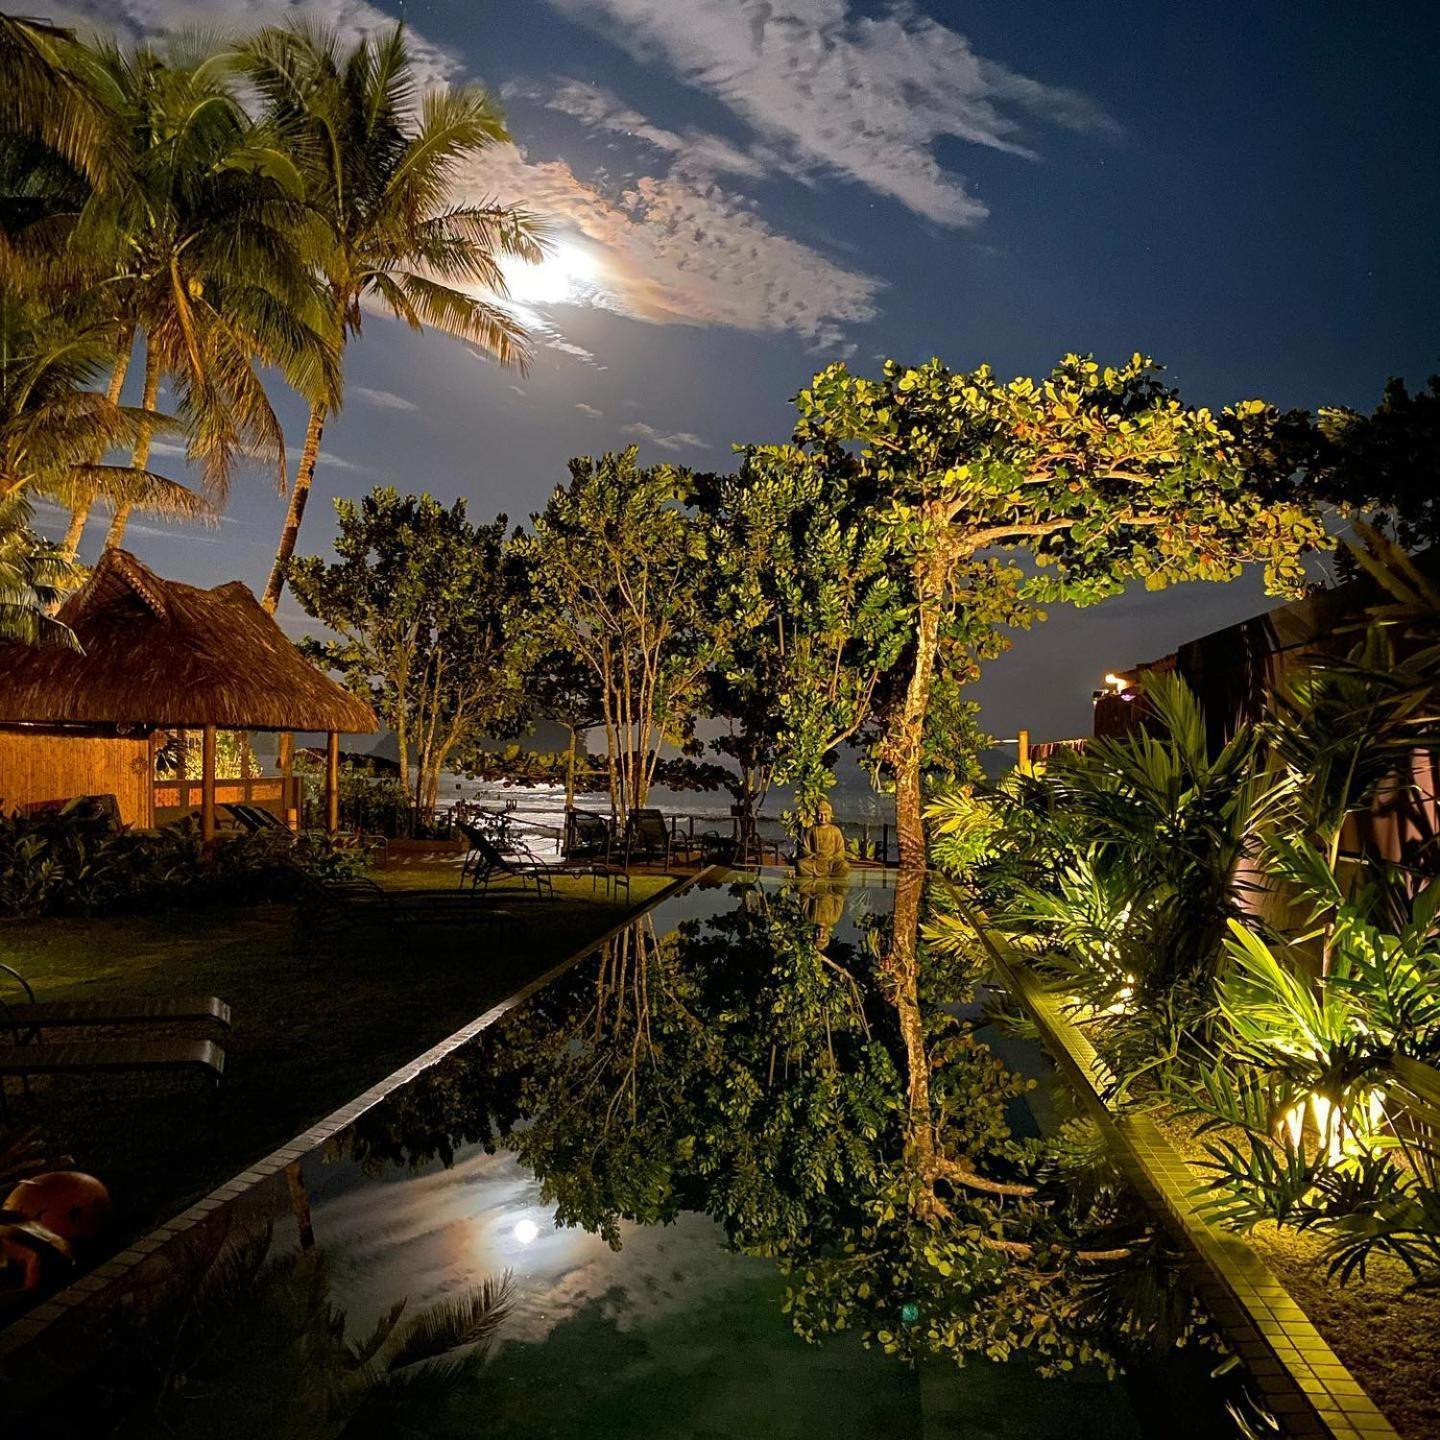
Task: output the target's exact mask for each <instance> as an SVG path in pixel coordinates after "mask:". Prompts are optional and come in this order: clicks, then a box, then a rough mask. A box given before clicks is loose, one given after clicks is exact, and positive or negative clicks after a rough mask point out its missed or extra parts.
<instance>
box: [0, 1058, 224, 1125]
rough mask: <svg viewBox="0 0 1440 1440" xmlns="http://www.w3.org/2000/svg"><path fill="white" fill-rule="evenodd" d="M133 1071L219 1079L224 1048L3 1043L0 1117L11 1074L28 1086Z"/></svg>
mask: <svg viewBox="0 0 1440 1440" xmlns="http://www.w3.org/2000/svg"><path fill="white" fill-rule="evenodd" d="M131 1070H167V1071H187V1070H195V1071H199V1072H200V1073H201V1074H202V1075H203V1076H204V1077H205V1078H206V1079H208V1080H213V1081H215V1082H216V1083H218V1082H219V1080H220V1077H221V1075H223V1074H224V1073H225V1051H224V1050H223V1049H222V1048H221V1047H220V1046H219V1045H217V1044H215V1042H214V1041H213V1040H115V1041H108V1040H107V1041H101V1042H97V1043H95V1044H83V1043H80V1042H78V1041H77V1042H76V1043H74V1044H70V1045H50V1044H44V1043H39V1042H36V1043H33V1044H23V1045H0V1115H3V1114H4V1112H5V1103H6V1095H5V1085H4V1078H5V1077H6V1076H7V1075H14V1076H18V1077H19V1078H20V1079H21V1080H22V1081H24V1082H25V1084H26V1086H27V1087H28V1085H29V1081H30V1077H31V1076H32V1075H89V1074H97V1075H98V1074H113V1073H115V1072H118V1071H131Z"/></svg>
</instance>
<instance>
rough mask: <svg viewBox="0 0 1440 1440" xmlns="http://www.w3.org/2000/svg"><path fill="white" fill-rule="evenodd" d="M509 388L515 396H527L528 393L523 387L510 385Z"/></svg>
mask: <svg viewBox="0 0 1440 1440" xmlns="http://www.w3.org/2000/svg"><path fill="white" fill-rule="evenodd" d="M510 388H511V389H512V390H513V391H514V392H515V393H516V394H517V395H528V394H529V393H530V392H529V391H528V390H527V389H526V388H525V387H524V386H523V385H512V386H511V387H510Z"/></svg>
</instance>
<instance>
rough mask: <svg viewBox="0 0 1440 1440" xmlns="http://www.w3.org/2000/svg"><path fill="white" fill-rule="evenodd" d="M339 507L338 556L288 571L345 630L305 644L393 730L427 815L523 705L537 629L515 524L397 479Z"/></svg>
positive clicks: (323, 615) (305, 597)
mask: <svg viewBox="0 0 1440 1440" xmlns="http://www.w3.org/2000/svg"><path fill="white" fill-rule="evenodd" d="M335 510H336V514H337V516H338V519H339V534H338V535H337V537H336V540H335V552H336V555H337V557H338V558H337V559H336V560H335V561H334V562H331V563H327V562H326V561H325V560H323V559H322V558H320V557H319V556H309V557H306V558H304V559H301V560H296V561H294V562H292V564H291V566H290V575H291V584H292V588H293V589H294V592H295V597H296V599H297V600H298V601H299V602H300V604H301V605H302V606H303V607H304V609H305V610H306V612H307V613H308V614H310V615H313V616H314V617H315V618H316V619H317V620H320V621H322V622H323V623H324V624H326V625H328V626H329V627H330V628H331V629H332V630H334V631H336V632H337V633H338V635H339V637H340V638H339V639H336V640H324V641H321V640H307V641H305V642H304V645H303V648H304V649H305V651H306V653H307V654H309V655H310V656H312V658H314V659H316V660H317V661H319V662H320V663H322V664H324V665H327V666H329V667H330V668H331V669H332V670H334V671H336V672H338V673H339V675H340V676H341V677H342V679H343V680H344V682H345V684H346V685H347V686H348V687H349V688H350V689H351V690H353V691H355V692H356V693H357V694H359V695H363V696H364V697H365V698H366V699H367V700H370V701H371V702H372V703H373V704H374V705H375V707H376V709H377V710H378V711H379V713H380V715H381V716H382V718H383V719H384V720H385V721H386V723H387V724H389V725H390V726H391V727H392V728H393V729H394V731H395V735H396V738H397V740H398V742H399V746H400V767H401V779H402V781H403V782H404V783H405V784H406V786H407V787H409V786H411V785H412V784H413V793H414V797H415V806H416V809H417V810H418V811H419V812H420V813H421V814H429V813H431V812H433V810H434V808H435V804H436V800H437V797H438V794H439V787H440V775H441V772H442V771H443V770H444V769H445V767H446V764H447V763H448V762H449V760H450V759H451V757H452V756H453V755H454V754H455V752H456V751H457V749H458V748H459V747H460V746H461V745H462V744H463V743H464V742H465V741H466V740H467V739H469V738H470V737H471V736H472V735H474V734H478V733H487V727H489V730H490V731H493V730H494V729H495V728H498V727H502V726H504V725H506V724H508V723H510V722H512V721H513V720H514V718H515V717H516V716H517V715H518V714H519V713H520V711H521V710H522V708H523V702H524V686H523V681H524V669H525V654H526V645H527V644H528V640H527V638H526V634H527V628H528V627H527V626H525V625H524V624H523V623H521V618H520V616H519V615H517V613H516V611H517V601H516V590H515V587H514V585H513V582H512V577H511V575H510V573H509V570H508V568H507V564H506V559H505V554H504V541H505V530H506V523H507V522H506V519H505V517H504V516H503V515H501V516H498V517H497V518H496V519H495V520H494V521H493V522H491V523H490V524H488V525H474V524H472V523H471V522H470V521H469V519H468V518H467V517H466V513H465V502H464V500H457V501H455V503H454V504H453V505H451V506H449V507H448V508H447V507H445V506H444V505H442V504H441V503H440V502H439V501H438V500H436V499H434V498H433V497H431V496H430V495H418V496H417V495H404V496H402V495H400V494H399V493H398V492H397V491H396V490H394V489H392V488H389V487H377V488H376V489H375V490H373V491H372V492H371V493H370V494H369V495H367V496H365V497H364V498H363V499H361V500H360V501H359V502H356V501H353V500H337V501H336V502H335ZM412 747H413V749H414V753H415V772H414V776H413V780H412V777H411V774H410V770H409V765H410V751H411V748H412Z"/></svg>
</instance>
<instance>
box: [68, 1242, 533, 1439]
mask: <svg viewBox="0 0 1440 1440" xmlns="http://www.w3.org/2000/svg"><path fill="white" fill-rule="evenodd" d="M270 1244H271V1235H270V1232H269V1230H268V1229H263V1230H260V1231H258V1232H255V1233H252V1234H250V1235H248V1236H246V1237H243V1238H241V1239H238V1240H231V1241H229V1242H227V1243H225V1244H222V1245H221V1246H220V1247H219V1249H218V1250H211V1251H209V1252H208V1253H202V1254H200V1255H199V1256H197V1257H195V1268H196V1270H197V1271H198V1273H197V1274H195V1276H194V1278H193V1280H192V1281H191V1283H189V1284H186V1285H184V1286H183V1287H180V1288H181V1293H182V1294H183V1296H184V1297H185V1298H184V1299H183V1300H181V1301H180V1302H178V1303H176V1304H174V1305H172V1306H168V1307H162V1313H160V1314H158V1315H157V1314H152V1315H150V1316H148V1317H147V1319H146V1322H145V1329H144V1331H143V1332H140V1333H135V1334H134V1335H132V1337H131V1339H132V1342H133V1343H132V1344H131V1345H128V1346H127V1345H125V1344H123V1343H122V1344H121V1345H120V1346H119V1347H118V1348H117V1350H116V1352H115V1353H114V1354H113V1356H112V1357H111V1358H110V1360H109V1365H110V1367H111V1369H110V1376H111V1381H110V1383H109V1384H108V1385H104V1386H94V1387H86V1388H87V1392H88V1393H90V1394H91V1395H92V1396H93V1397H95V1399H96V1403H100V1404H103V1405H104V1406H105V1408H106V1411H107V1414H106V1417H105V1418H106V1420H107V1424H108V1425H112V1426H113V1423H114V1416H115V1415H116V1414H119V1415H121V1416H126V1415H133V1417H134V1418H135V1419H137V1420H138V1419H140V1417H142V1416H149V1417H152V1418H153V1422H156V1423H157V1425H158V1428H159V1429H162V1430H164V1431H165V1432H166V1433H178V1434H181V1435H186V1434H195V1435H205V1436H207V1437H214V1436H217V1435H221V1436H223V1435H229V1434H235V1435H246V1436H250V1435H256V1434H262V1433H263V1434H266V1435H267V1436H269V1437H271V1440H286V1437H292V1436H293V1437H294V1440H317V1437H326V1436H328V1437H333V1440H341V1437H343V1440H371V1437H374V1440H380V1437H393V1436H394V1435H396V1434H397V1433H404V1431H405V1427H406V1422H407V1420H408V1419H412V1418H414V1417H415V1416H416V1415H418V1414H420V1413H428V1412H430V1411H432V1410H433V1408H434V1407H435V1406H436V1405H438V1404H440V1403H441V1402H443V1400H444V1399H445V1398H446V1397H448V1396H449V1395H451V1394H453V1393H455V1391H456V1390H458V1389H459V1388H461V1387H462V1386H464V1385H465V1384H467V1383H468V1382H470V1381H472V1380H473V1379H474V1378H475V1376H476V1375H477V1374H478V1373H479V1371H480V1369H481V1368H482V1366H483V1365H484V1362H485V1359H486V1356H487V1354H488V1352H489V1348H490V1345H491V1343H492V1342H493V1340H494V1338H495V1336H496V1334H497V1333H498V1332H499V1330H500V1328H501V1326H502V1325H503V1324H504V1323H505V1320H506V1319H507V1317H508V1316H509V1313H510V1308H511V1303H512V1297H513V1291H514V1287H513V1284H512V1281H511V1278H510V1276H509V1274H508V1273H507V1274H505V1275H503V1276H501V1277H500V1278H499V1279H494V1280H492V1279H487V1280H485V1281H484V1282H482V1283H481V1284H480V1285H477V1286H475V1287H474V1288H473V1289H470V1290H468V1291H466V1292H465V1293H463V1294H461V1295H458V1296H455V1297H453V1298H451V1299H449V1300H445V1301H441V1302H438V1303H436V1304H434V1305H430V1306H427V1307H426V1308H425V1309H423V1310H420V1311H418V1312H416V1313H415V1314H413V1315H410V1316H409V1317H408V1318H407V1315H406V1311H407V1304H406V1301H405V1300H403V1299H402V1300H399V1301H397V1302H396V1303H395V1304H394V1305H392V1306H391V1307H390V1308H389V1309H388V1310H387V1311H386V1312H385V1313H384V1314H383V1315H381V1316H380V1318H379V1320H378V1321H377V1322H376V1324H375V1326H374V1327H373V1329H372V1330H371V1331H370V1333H369V1334H368V1335H367V1336H365V1337H364V1338H363V1339H361V1340H354V1339H352V1338H351V1336H350V1333H349V1332H350V1324H349V1317H348V1315H347V1313H346V1311H345V1309H344V1308H343V1307H342V1306H340V1305H338V1304H337V1303H336V1302H335V1300H334V1298H333V1296H332V1294H331V1289H330V1276H329V1271H328V1266H327V1264H326V1260H325V1256H324V1253H323V1251H319V1250H301V1251H295V1252H292V1253H291V1254H289V1255H287V1256H285V1257H283V1258H281V1259H279V1260H275V1261H267V1256H268V1253H269V1250H270ZM101 1391H103V1392H104V1393H103V1395H101V1394H100V1393H99V1392H101ZM81 1403H82V1404H83V1403H85V1401H84V1400H81ZM63 1418H64V1422H73V1423H74V1424H75V1425H76V1426H77V1427H78V1425H79V1424H80V1422H81V1421H82V1420H83V1418H84V1417H82V1416H79V1415H75V1414H69V1415H66V1416H65V1417H63ZM59 1428H60V1429H62V1430H63V1429H64V1428H65V1423H60V1425H59ZM74 1433H80V1432H79V1429H78V1428H76V1429H75V1431H74Z"/></svg>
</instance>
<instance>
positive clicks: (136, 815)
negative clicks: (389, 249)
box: [0, 729, 155, 827]
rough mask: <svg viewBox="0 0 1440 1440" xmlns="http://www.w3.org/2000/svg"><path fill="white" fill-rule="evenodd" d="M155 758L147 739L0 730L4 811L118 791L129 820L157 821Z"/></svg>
mask: <svg viewBox="0 0 1440 1440" xmlns="http://www.w3.org/2000/svg"><path fill="white" fill-rule="evenodd" d="M152 766H153V761H152V759H151V753H150V742H149V740H147V739H145V738H143V737H142V738H139V739H134V738H127V739H123V740H117V739H110V738H101V737H95V736H78V735H75V736H72V735H53V734H50V735H47V734H30V733H27V732H24V731H17V730H3V729H0V810H3V811H4V813H5V814H7V815H8V814H10V813H12V812H13V811H15V810H16V809H18V808H19V807H21V806H25V805H34V804H38V803H40V802H42V801H46V800H72V799H74V797H75V796H77V795H113V796H114V797H115V798H116V799H117V800H118V801H119V802H120V818H121V819H122V820H123V821H124V822H125V823H126V824H127V825H136V826H140V827H149V826H151V825H153V824H154V823H155V807H154V803H153V800H152V798H151V770H152Z"/></svg>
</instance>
